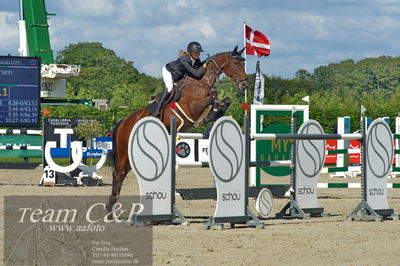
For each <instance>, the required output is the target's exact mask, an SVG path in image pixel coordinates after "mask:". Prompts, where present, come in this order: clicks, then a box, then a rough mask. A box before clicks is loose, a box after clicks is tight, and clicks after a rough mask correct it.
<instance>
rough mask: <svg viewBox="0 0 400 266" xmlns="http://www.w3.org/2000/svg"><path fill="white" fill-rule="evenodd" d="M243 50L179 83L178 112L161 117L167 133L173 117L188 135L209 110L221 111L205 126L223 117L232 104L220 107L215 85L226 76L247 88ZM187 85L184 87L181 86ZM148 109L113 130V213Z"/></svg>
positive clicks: (226, 102)
mask: <svg viewBox="0 0 400 266" xmlns="http://www.w3.org/2000/svg"><path fill="white" fill-rule="evenodd" d="M243 50H244V48H243V49H242V50H240V51H238V50H237V46H236V47H235V48H234V49H233V51H230V52H225V53H219V54H216V55H214V56H212V60H211V62H210V63H208V64H207V69H206V72H205V74H204V76H203V77H202V79H200V80H196V79H194V78H190V77H186V78H184V79H183V80H182V81H180V82H179V83H178V86H183V89H182V95H181V97H180V98H179V100H178V101H177V102H176V104H177V106H179V110H177V111H176V110H174V109H172V108H169V107H167V108H165V109H164V110H163V111H162V112H161V114H160V120H161V121H162V123H163V124H164V125H165V126H166V128H167V130H169V127H170V115H175V116H176V117H177V128H178V129H179V131H180V132H188V131H189V130H191V129H192V128H193V126H194V124H195V121H199V118H200V117H201V116H202V114H203V113H204V111H205V109H206V108H209V109H210V106H211V107H212V108H215V107H218V108H219V109H218V110H219V112H218V115H217V113H216V112H215V111H214V112H213V111H211V112H210V113H209V115H208V116H207V117H206V118H205V119H203V122H204V123H202V124H205V123H207V122H211V121H215V120H216V119H217V118H219V117H220V116H222V115H223V113H224V112H225V111H226V108H227V107H228V106H229V105H230V103H231V100H230V99H229V98H225V99H224V100H222V101H221V104H219V105H218V106H216V104H218V103H219V101H218V100H217V95H216V89H215V83H216V81H217V79H218V77H219V76H220V75H221V74H222V73H224V74H225V75H227V76H228V77H230V78H231V80H232V82H233V83H234V84H236V86H238V87H239V89H240V90H244V89H246V88H247V86H248V79H247V75H246V72H245V68H244V60H245V59H244V58H243V57H242V56H241V54H242V53H243ZM182 83H184V84H182ZM150 115H151V114H150V113H149V110H148V107H145V108H142V109H139V110H137V111H134V112H133V113H131V114H130V115H129V116H128V117H126V118H125V119H123V120H121V121H120V122H119V123H117V125H116V126H115V127H114V129H113V135H112V140H113V150H112V151H111V152H110V153H109V154H108V158H109V159H110V161H111V162H112V167H113V172H112V175H113V181H112V191H111V195H110V197H109V199H108V201H107V204H106V210H107V211H108V212H110V211H111V209H112V207H113V206H114V204H115V203H116V202H117V200H118V197H119V195H120V191H121V187H122V182H123V181H124V178H125V177H126V175H127V174H128V172H129V171H130V170H131V165H130V163H129V158H128V142H129V136H130V133H131V130H132V129H133V127H134V126H135V124H136V123H137V122H138V121H139V120H140V119H142V118H144V117H147V116H150Z"/></svg>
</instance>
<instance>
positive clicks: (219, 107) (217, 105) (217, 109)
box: [204, 97, 232, 124]
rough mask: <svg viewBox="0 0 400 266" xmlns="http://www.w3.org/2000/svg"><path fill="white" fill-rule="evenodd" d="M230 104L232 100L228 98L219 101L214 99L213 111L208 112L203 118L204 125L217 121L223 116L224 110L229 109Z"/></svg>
mask: <svg viewBox="0 0 400 266" xmlns="http://www.w3.org/2000/svg"><path fill="white" fill-rule="evenodd" d="M231 104H232V100H231V99H230V98H228V97H226V98H224V99H222V100H221V101H219V100H218V99H215V101H214V105H213V109H212V110H211V111H210V113H209V114H208V116H207V117H206V118H204V124H207V123H209V122H214V121H217V120H218V119H219V118H221V117H222V116H223V115H224V114H225V112H226V110H227V109H228V108H229V106H230V105H231Z"/></svg>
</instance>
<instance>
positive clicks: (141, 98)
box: [46, 42, 400, 132]
mask: <svg viewBox="0 0 400 266" xmlns="http://www.w3.org/2000/svg"><path fill="white" fill-rule="evenodd" d="M56 61H57V63H66V64H79V65H81V75H80V76H79V77H74V78H70V79H68V82H67V95H68V97H69V98H79V99H95V98H101V99H109V100H110V108H109V110H107V111H99V110H97V109H95V108H93V107H86V106H59V107H47V106H46V109H48V110H50V111H51V112H52V113H51V114H49V115H48V116H57V117H83V118H85V117H86V118H101V119H103V121H104V125H105V127H106V128H110V127H111V126H113V125H114V122H115V121H116V120H117V119H120V118H124V117H126V116H127V115H129V113H131V112H132V111H134V110H136V109H139V108H142V107H145V106H146V105H147V104H148V102H149V101H150V98H151V96H152V95H155V94H156V93H157V92H159V91H162V90H163V89H164V83H163V81H162V80H161V79H156V78H153V77H149V76H146V75H144V74H141V73H139V71H137V69H136V68H135V67H134V66H133V62H130V61H126V60H125V59H122V58H120V57H118V56H117V55H116V54H115V53H114V51H112V50H110V49H107V48H104V47H103V46H102V44H101V43H97V42H92V43H89V42H85V43H77V44H70V45H68V46H67V47H65V49H64V50H62V51H60V52H59V55H58V56H57V58H56ZM248 78H249V88H248V101H249V103H252V100H253V99H252V96H253V93H254V79H255V75H254V74H250V75H248ZM217 88H218V94H219V98H220V99H222V98H224V97H229V98H231V99H232V105H231V106H230V108H229V109H228V112H227V114H228V115H231V116H233V118H235V119H236V120H237V121H238V122H239V123H240V124H241V123H242V121H243V114H244V111H243V109H241V105H242V104H243V103H244V93H243V92H241V91H240V90H239V89H238V88H237V87H236V86H235V85H234V84H233V83H232V82H231V81H230V79H228V78H224V79H222V80H221V81H220V82H219V83H218V84H217ZM399 89H400V57H389V56H381V57H378V58H366V59H364V60H361V61H358V62H356V61H354V60H352V59H348V60H343V61H341V62H338V63H331V64H328V65H324V66H319V67H317V68H315V69H314V70H313V71H312V72H309V71H307V70H305V69H299V70H297V71H296V73H295V78H293V79H285V78H282V77H279V76H265V99H264V104H306V103H305V102H304V101H302V100H301V98H303V97H304V96H307V95H310V117H311V118H313V119H316V120H318V121H319V122H320V123H321V125H322V126H323V127H324V129H325V131H326V132H333V131H334V128H335V126H336V120H337V117H339V116H350V117H351V118H352V129H353V130H357V129H358V127H359V116H360V105H361V104H362V105H364V106H365V107H366V108H367V110H368V111H367V114H366V115H367V116H368V117H372V118H376V117H383V116H389V117H390V118H392V119H391V121H392V123H394V119H393V118H394V117H396V116H397V115H398V113H399V112H400V111H399V110H400V90H399ZM206 128H207V126H205V127H203V128H201V129H197V130H195V131H204V130H205V129H206Z"/></svg>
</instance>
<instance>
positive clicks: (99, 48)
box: [56, 42, 155, 99]
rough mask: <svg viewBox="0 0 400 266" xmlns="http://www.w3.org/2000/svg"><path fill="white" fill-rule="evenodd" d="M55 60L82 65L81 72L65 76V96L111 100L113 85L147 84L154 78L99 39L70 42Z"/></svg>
mask: <svg viewBox="0 0 400 266" xmlns="http://www.w3.org/2000/svg"><path fill="white" fill-rule="evenodd" d="M56 62H57V63H62V64H75V65H80V66H81V73H80V75H79V76H78V77H71V78H69V79H68V85H67V97H68V98H71V99H73V98H75V99H110V98H111V97H112V88H113V87H114V86H115V85H117V84H119V83H121V82H122V83H137V82H139V83H140V82H144V83H146V84H150V83H151V81H150V80H155V79H154V78H151V77H148V76H146V75H144V74H140V73H139V71H138V70H137V69H136V68H135V67H134V66H133V62H131V61H126V60H125V59H123V58H120V57H118V56H117V55H116V54H115V52H114V51H112V50H110V49H107V48H104V47H103V45H102V44H101V43H99V42H83V43H76V44H70V45H68V46H66V47H65V49H64V50H61V51H59V52H58V56H57V57H56ZM149 89H150V90H151V91H152V90H154V88H152V87H151V86H149Z"/></svg>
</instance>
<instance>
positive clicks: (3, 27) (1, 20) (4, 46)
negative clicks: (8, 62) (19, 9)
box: [0, 11, 19, 55]
mask: <svg viewBox="0 0 400 266" xmlns="http://www.w3.org/2000/svg"><path fill="white" fill-rule="evenodd" d="M18 32H19V31H18V14H17V13H12V12H7V11H0V51H2V52H0V54H4V55H7V54H9V53H10V54H13V55H16V54H17V53H18V52H16V51H18V46H19V33H18Z"/></svg>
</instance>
